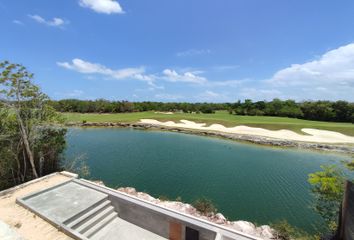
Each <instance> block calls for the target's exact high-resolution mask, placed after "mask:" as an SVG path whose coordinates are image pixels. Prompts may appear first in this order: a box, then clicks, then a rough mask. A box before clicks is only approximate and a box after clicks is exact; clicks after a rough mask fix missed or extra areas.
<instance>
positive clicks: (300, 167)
mask: <svg viewBox="0 0 354 240" xmlns="http://www.w3.org/2000/svg"><path fill="white" fill-rule="evenodd" d="M67 140H68V149H67V152H66V155H67V157H69V158H72V157H74V156H76V155H79V154H83V153H84V154H86V157H87V163H88V165H89V167H90V171H91V175H90V178H92V179H99V180H102V181H104V183H105V184H106V185H108V186H110V187H113V188H117V187H126V186H131V187H135V188H136V189H137V190H139V191H144V192H147V193H149V194H151V195H153V196H154V197H159V196H166V197H168V198H170V199H175V198H177V197H181V198H182V199H183V201H185V202H193V201H194V200H195V199H197V198H199V197H202V196H205V197H207V198H209V199H211V200H212V201H213V202H214V203H215V204H216V206H217V208H218V210H219V211H220V212H221V213H223V214H224V215H225V216H226V217H228V218H229V219H230V220H247V221H251V222H255V223H257V224H268V223H270V222H276V221H277V220H282V219H286V220H288V222H290V223H291V224H293V225H295V226H297V227H300V228H302V229H304V230H307V231H310V232H313V231H314V230H315V229H317V228H321V225H322V222H321V219H320V218H319V216H318V215H317V214H316V213H315V212H314V211H313V210H312V209H311V208H310V206H311V202H312V201H313V198H312V195H311V192H310V186H309V184H308V183H307V177H308V174H309V173H312V172H315V171H318V170H320V165H323V164H338V163H339V162H340V161H341V160H343V159H346V158H347V157H345V156H341V155H335V154H324V153H318V152H311V151H303V150H290V149H280V148H271V147H263V146H258V145H253V144H244V143H238V142H233V141H228V140H221V139H216V138H209V137H201V136H194V135H187V134H180V133H171V132H158V131H139V130H131V129H116V128H91V129H78V128H73V129H70V131H69V133H68V137H67Z"/></svg>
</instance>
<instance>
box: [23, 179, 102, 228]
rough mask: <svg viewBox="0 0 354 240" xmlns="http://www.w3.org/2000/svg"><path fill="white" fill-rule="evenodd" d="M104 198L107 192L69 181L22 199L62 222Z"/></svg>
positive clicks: (35, 208) (29, 205) (32, 207)
mask: <svg viewBox="0 0 354 240" xmlns="http://www.w3.org/2000/svg"><path fill="white" fill-rule="evenodd" d="M105 198H107V194H103V193H101V192H98V191H95V190H92V189H90V188H87V187H84V186H81V185H79V184H77V183H74V182H69V183H66V184H64V185H61V186H59V187H56V188H53V189H49V190H48V191H46V192H44V193H40V194H38V195H33V196H30V197H28V198H24V199H23V200H24V202H25V203H26V205H27V206H28V207H30V208H31V209H34V210H36V211H38V212H39V213H40V214H42V215H45V216H47V217H48V218H51V219H53V220H55V221H58V222H64V221H65V220H67V219H69V218H71V217H73V216H75V215H76V214H78V213H80V212H82V211H83V210H85V209H87V208H88V207H90V206H92V205H94V204H95V203H97V202H99V201H101V200H103V199H105Z"/></svg>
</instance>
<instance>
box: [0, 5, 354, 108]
mask: <svg viewBox="0 0 354 240" xmlns="http://www.w3.org/2000/svg"><path fill="white" fill-rule="evenodd" d="M353 11H354V1H353V0H342V1H340V2H338V1H331V0H311V1H309V0H287V1H284V0H270V1H262V0H257V1H255V0H193V1H191V0H178V1H177V0H170V1H166V0H150V1H141V0H129V1H128V0H118V1H114V0H51V1H48V0H31V1H28V0H0V28H1V32H2V34H1V35H2V37H1V38H0V60H10V61H12V62H16V63H21V64H23V65H25V66H26V67H28V68H29V70H30V71H32V72H34V73H35V81H36V83H38V84H39V85H40V86H41V88H42V90H43V91H44V92H46V93H47V94H48V95H49V96H50V97H51V98H53V99H63V98H79V99H96V98H106V99H111V100H130V101H145V100H150V101H165V102H166V101H190V102H198V101H207V102H224V101H236V100H237V99H241V100H243V99H246V98H250V99H253V100H263V99H265V100H269V99H273V98H275V97H278V98H282V99H288V98H292V99H296V100H310V99H311V100H317V99H329V100H338V99H343V100H349V101H354V14H353Z"/></svg>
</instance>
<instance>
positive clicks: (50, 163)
mask: <svg viewBox="0 0 354 240" xmlns="http://www.w3.org/2000/svg"><path fill="white" fill-rule="evenodd" d="M0 70H1V72H0V156H1V159H0V189H4V188H7V187H11V186H13V185H17V184H20V183H23V182H25V181H28V180H31V179H33V178H37V177H40V176H43V175H46V174H48V173H51V172H54V171H57V170H58V169H59V167H60V154H61V153H62V152H63V150H64V147H65V134H66V129H63V128H61V127H57V126H54V125H53V123H55V122H58V121H60V116H59V115H58V114H57V112H56V111H55V110H54V109H53V108H52V107H51V106H50V105H49V104H48V98H47V96H46V95H45V94H43V93H42V92H41V91H40V89H39V88H38V87H37V86H36V85H34V84H33V83H32V77H33V75H32V74H31V73H29V72H27V70H26V68H25V67H23V66H21V65H19V64H11V63H9V62H2V63H0Z"/></svg>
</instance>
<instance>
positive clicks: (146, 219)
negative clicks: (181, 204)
mask: <svg viewBox="0 0 354 240" xmlns="http://www.w3.org/2000/svg"><path fill="white" fill-rule="evenodd" d="M109 198H110V200H111V201H112V205H113V206H114V207H115V208H116V211H117V212H118V215H119V217H120V218H122V219H124V220H126V221H129V222H131V223H133V224H136V225H138V226H140V227H142V228H145V229H147V230H149V231H151V232H153V233H156V234H158V235H160V236H162V237H165V238H169V229H170V225H169V223H170V222H174V223H180V224H181V225H182V239H181V240H185V228H186V226H188V227H190V228H193V229H195V230H197V231H199V239H200V240H214V239H215V237H216V233H215V232H213V231H210V230H207V229H204V228H200V227H198V226H195V225H192V224H190V223H187V222H184V221H181V220H179V219H175V218H172V217H170V216H167V215H165V214H162V213H159V212H156V211H153V210H151V209H148V208H145V207H143V206H139V205H136V204H132V203H130V202H128V201H125V200H124V199H120V198H118V197H115V196H110V197H109Z"/></svg>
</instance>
